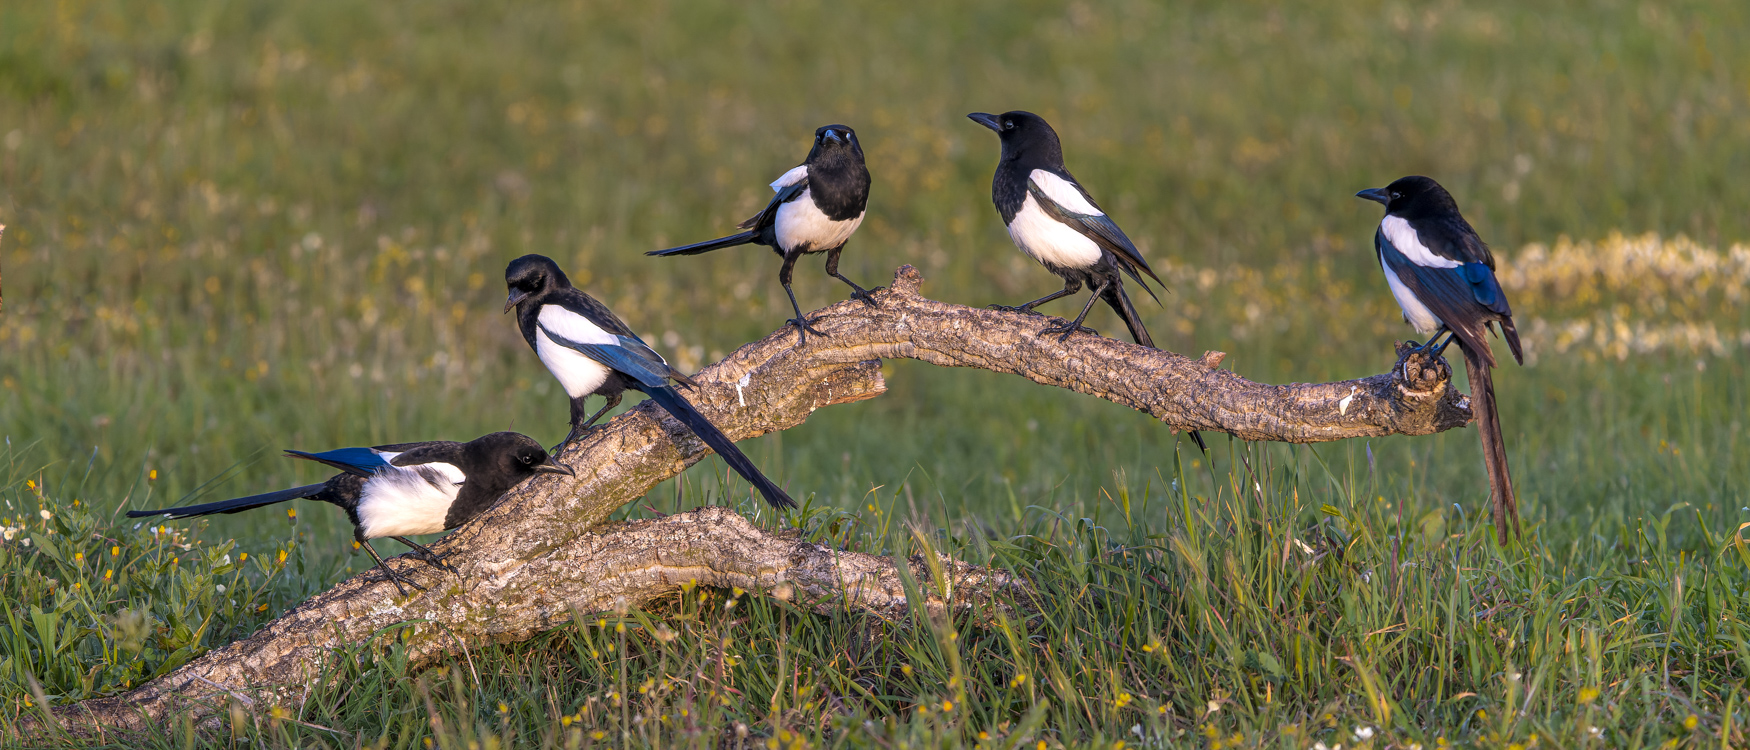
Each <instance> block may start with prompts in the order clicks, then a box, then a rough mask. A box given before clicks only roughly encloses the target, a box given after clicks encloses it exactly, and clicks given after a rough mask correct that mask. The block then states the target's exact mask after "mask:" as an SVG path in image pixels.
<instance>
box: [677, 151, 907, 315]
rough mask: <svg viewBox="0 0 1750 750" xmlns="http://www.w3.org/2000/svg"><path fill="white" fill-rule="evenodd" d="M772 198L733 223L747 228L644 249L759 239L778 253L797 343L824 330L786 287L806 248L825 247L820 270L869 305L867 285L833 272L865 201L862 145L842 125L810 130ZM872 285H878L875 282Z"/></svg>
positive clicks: (714, 246)
mask: <svg viewBox="0 0 1750 750" xmlns="http://www.w3.org/2000/svg"><path fill="white" fill-rule="evenodd" d="M772 190H773V191H775V192H776V193H777V195H774V196H772V202H771V203H768V204H766V207H765V208H764V209H761V210H760V212H759V213H757V214H754V215H753V218H750V219H748V220H747V221H744V222H742V223H740V224H738V225H736V226H737V228H739V229H745V230H747V231H745V232H742V233H740V234H732V235H730V236H728V237H720V238H718V239H714V240H708V241H705V242H699V243H696V244H692V245H682V246H681V247H671V248H669V249H667V250H653V251H651V252H648V253H645V255H698V254H700V253H708V252H711V251H712V250H720V249H722V248H726V247H735V246H736V245H746V244H754V245H765V246H766V247H769V248H771V249H772V251H773V252H775V253H777V254H778V256H779V257H781V258H783V259H784V266H783V267H782V268H780V269H778V283H780V284H783V285H784V293H785V294H787V295H790V308H791V309H793V310H795V311H796V317H794V318H792V319H790V321H789V322H791V323H794V324H796V335H797V345H798V346H806V345H807V344H808V334H810V333H812V334H814V335H816V336H824V335H826V334H823V333H821V332H820V331H817V330H815V329H813V328H811V327H810V326H809V323H810V322H811V321H810V320H808V319H807V318H804V317H803V316H802V307H801V306H800V305H797V304H796V292H795V291H793V290H791V288H790V275H791V270H792V269H793V268H795V266H796V260H797V259H798V258H801V257H802V256H803V255H807V254H809V253H826V274H827V275H828V276H831V277H833V278H835V279H838V280H839V281H843V282H845V283H846V284H848V285H850V287H851V297H852V298H853V299H860V300H862V301H863V303H864V304H867V305H869V306H870V307H874V306H875V297H874V295H873V294H871V290H868V289H864V288H863V287H860V286H857V282H854V281H851V280H850V279H847V278H845V277H844V276H841V275H839V253H840V252H842V251H843V250H844V249H845V242H847V241H848V240H850V239H851V234H852V233H853V232H856V231H857V226H858V225H860V224H862V223H863V212H864V209H865V208H866V207H867V206H868V205H869V168H868V167H867V166H865V165H864V164H863V147H862V146H861V145H860V144H858V143H857V134H856V133H855V132H854V131H852V130H851V129H850V128H848V127H845V126H843V125H827V126H824V127H822V128H820V129H818V130H815V131H814V148H813V149H812V150H810V151H809V152H808V158H807V159H805V160H803V162H802V164H801V165H800V166H798V167H796V168H794V169H791V170H790V171H788V172H785V173H784V174H783V175H782V176H780V177H779V178H778V179H777V180H775V181H773V182H772ZM876 289H877V290H879V289H880V287H876Z"/></svg>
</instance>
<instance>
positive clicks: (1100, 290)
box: [1039, 281, 1112, 341]
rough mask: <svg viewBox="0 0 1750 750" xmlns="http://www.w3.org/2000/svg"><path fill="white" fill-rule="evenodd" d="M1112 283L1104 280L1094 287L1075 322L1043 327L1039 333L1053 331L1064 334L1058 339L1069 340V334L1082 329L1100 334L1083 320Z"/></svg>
mask: <svg viewBox="0 0 1750 750" xmlns="http://www.w3.org/2000/svg"><path fill="white" fill-rule="evenodd" d="M1111 283H1112V282H1110V281H1108V282H1104V283H1102V284H1100V285H1099V286H1097V287H1094V293H1093V294H1092V295H1090V296H1089V297H1088V304H1085V305H1082V314H1080V315H1077V316H1076V319H1075V322H1074V323H1070V324H1069V325H1064V326H1052V327H1050V328H1046V329H1042V330H1040V331H1039V335H1041V336H1049V335H1051V334H1053V333H1061V334H1063V337H1062V338H1059V339H1058V341H1068V340H1069V335H1070V334H1072V333H1075V332H1077V331H1081V332H1082V333H1091V334H1094V335H1096V336H1098V335H1100V332H1099V331H1096V330H1094V329H1092V328H1089V327H1087V326H1084V325H1082V320H1084V319H1086V318H1087V317H1088V311H1089V310H1092V309H1094V303H1095V302H1096V301H1098V300H1099V299H1100V295H1102V294H1105V293H1106V287H1107V286H1108V285H1110V284H1111Z"/></svg>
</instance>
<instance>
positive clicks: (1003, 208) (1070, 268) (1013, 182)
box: [967, 111, 1165, 349]
mask: <svg viewBox="0 0 1750 750" xmlns="http://www.w3.org/2000/svg"><path fill="white" fill-rule="evenodd" d="M967 117H968V118H971V119H972V121H973V122H976V123H978V124H980V125H983V126H985V127H987V128H990V129H991V130H994V131H996V134H997V136H998V137H999V138H1001V139H1002V144H1003V153H1002V158H1001V160H1000V161H998V162H997V171H996V177H995V178H993V179H992V180H991V185H990V197H991V201H992V202H993V203H995V204H996V207H997V213H1000V214H1002V216H1003V223H1004V224H1006V225H1008V228H1009V238H1010V239H1012V240H1014V241H1015V246H1016V247H1019V248H1021V252H1024V253H1026V254H1027V255H1029V256H1031V257H1032V258H1033V259H1034V260H1036V261H1039V263H1040V264H1041V265H1043V266H1045V268H1046V269H1047V270H1049V271H1051V272H1052V273H1055V274H1057V275H1058V276H1060V277H1062V278H1063V289H1062V290H1061V291H1057V292H1053V293H1051V294H1047V295H1045V296H1044V297H1040V298H1039V299H1036V300H1033V301H1032V302H1028V303H1027V304H1024V305H1020V306H1017V307H1010V306H1007V305H991V307H993V308H996V309H998V310H1008V311H1011V312H1021V313H1028V314H1032V315H1038V314H1040V313H1037V312H1034V310H1033V308H1035V307H1038V306H1039V305H1042V304H1045V303H1046V302H1050V301H1052V300H1054V299H1057V298H1059V297H1067V296H1069V295H1072V294H1075V293H1077V292H1080V291H1081V289H1082V285H1083V284H1087V285H1088V286H1090V287H1093V290H1094V293H1093V295H1092V296H1090V297H1088V302H1087V304H1085V305H1083V306H1082V312H1081V314H1080V315H1077V316H1076V319H1075V322H1073V323H1070V324H1068V325H1065V326H1053V327H1050V328H1046V329H1044V330H1042V331H1040V332H1039V333H1040V334H1041V335H1045V334H1054V333H1061V334H1063V336H1062V339H1061V340H1066V341H1067V340H1068V339H1069V335H1070V334H1072V333H1075V332H1077V331H1084V332H1087V333H1095V331H1094V330H1093V329H1091V328H1086V327H1083V326H1082V321H1083V320H1084V319H1086V318H1087V317H1088V311H1089V310H1092V309H1093V307H1094V301H1095V300H1101V299H1103V300H1105V301H1106V304H1108V305H1111V306H1112V310H1113V311H1114V312H1116V313H1118V316H1119V317H1121V318H1123V319H1124V325H1125V326H1127V327H1129V328H1130V337H1131V338H1132V339H1134V340H1135V341H1136V343H1138V344H1141V345H1143V346H1146V347H1149V348H1151V349H1152V348H1154V339H1152V338H1150V337H1149V335H1148V330H1147V329H1146V328H1144V327H1143V325H1142V318H1141V317H1140V316H1138V315H1137V313H1136V308H1135V307H1133V306H1131V304H1130V296H1129V295H1127V294H1125V293H1124V275H1125V274H1128V275H1129V276H1130V278H1132V279H1135V280H1136V283H1137V284H1140V285H1142V288H1143V290H1144V291H1147V292H1148V293H1149V296H1150V297H1154V290H1152V289H1149V286H1148V283H1147V282H1145V281H1143V279H1142V276H1141V275H1140V274H1148V276H1149V278H1152V279H1154V280H1155V281H1156V282H1157V283H1161V284H1162V286H1163V288H1164V287H1165V284H1164V283H1162V282H1161V279H1160V277H1159V276H1156V275H1155V272H1154V271H1153V270H1152V269H1150V268H1149V267H1148V261H1146V260H1143V258H1142V253H1140V252H1138V251H1137V249H1136V245H1134V244H1132V243H1131V241H1130V238H1129V237H1126V236H1124V230H1122V229H1119V228H1118V225H1117V224H1114V223H1112V219H1111V218H1110V217H1108V216H1107V215H1106V212H1104V211H1101V210H1100V207H1099V206H1097V205H1095V204H1094V199H1093V197H1091V196H1089V195H1088V191H1087V190H1085V189H1083V188H1082V186H1081V183H1078V182H1076V178H1075V177H1073V176H1071V175H1070V173H1069V170H1068V169H1065V168H1064V166H1063V145H1062V144H1061V143H1059V142H1058V140H1057V131H1055V130H1052V129H1051V125H1050V124H1048V123H1046V122H1045V119H1044V118H1042V117H1040V116H1038V115H1036V114H1033V113H1031V112H1020V111H1015V112H1004V113H1003V114H1000V115H991V114H985V113H983V112H974V113H972V114H970V115H967ZM1155 301H1156V302H1159V301H1160V298H1159V297H1155Z"/></svg>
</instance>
